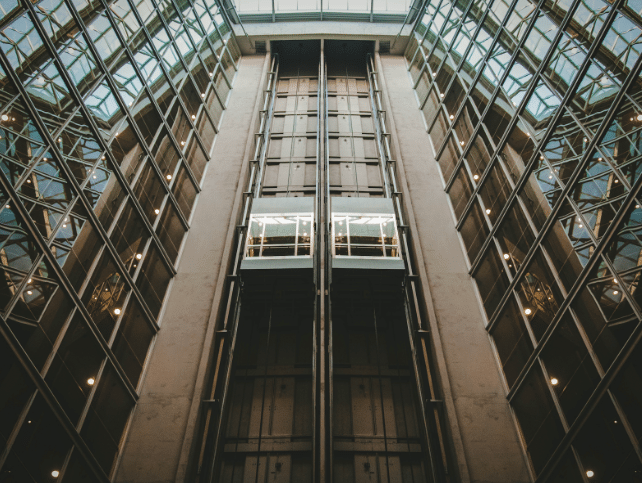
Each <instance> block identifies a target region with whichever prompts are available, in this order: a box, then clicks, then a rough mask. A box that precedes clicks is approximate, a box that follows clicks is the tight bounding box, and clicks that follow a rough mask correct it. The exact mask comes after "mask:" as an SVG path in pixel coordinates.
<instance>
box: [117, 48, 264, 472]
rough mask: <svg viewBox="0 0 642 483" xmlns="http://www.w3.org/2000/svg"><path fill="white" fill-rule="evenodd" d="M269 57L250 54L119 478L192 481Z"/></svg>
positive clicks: (234, 94)
mask: <svg viewBox="0 0 642 483" xmlns="http://www.w3.org/2000/svg"><path fill="white" fill-rule="evenodd" d="M267 68H268V62H267V57H266V56H264V55H259V56H245V57H243V58H242V59H241V61H240V67H239V72H238V75H237V78H236V80H235V84H234V89H233V90H232V94H231V97H230V101H229V105H228V108H227V110H226V111H225V115H224V118H223V124H222V126H221V131H220V133H219V134H218V137H217V139H216V143H215V146H214V150H213V153H212V158H211V160H210V162H209V164H208V168H207V171H206V173H205V178H204V181H203V190H202V191H201V193H200V194H199V197H198V200H197V204H196V207H195V209H194V214H193V217H192V220H191V228H190V230H189V232H188V236H187V240H186V242H185V246H184V249H183V252H182V255H181V258H180V263H179V266H178V274H177V275H176V277H175V278H174V281H173V284H172V287H171V291H170V293H169V299H168V301H167V304H166V307H165V310H164V314H163V316H162V319H161V321H160V323H161V330H160V332H159V333H158V336H157V338H156V342H155V346H154V348H153V351H152V355H151V359H150V361H149V364H148V368H147V371H146V375H145V379H144V382H143V385H142V389H141V392H140V400H139V401H138V405H137V406H136V409H135V413H134V417H133V421H132V423H131V426H130V428H129V432H128V435H127V440H126V442H125V446H124V450H123V453H122V455H121V460H120V463H119V466H118V470H117V473H116V478H115V481H117V482H121V483H125V482H127V483H147V482H148V483H152V482H153V483H169V482H174V481H176V482H182V481H185V472H186V467H187V463H188V460H189V454H190V449H191V445H192V439H193V437H194V428H195V425H196V419H197V414H198V410H199V406H200V401H201V400H202V391H203V383H204V381H203V379H204V375H205V373H206V370H207V361H208V359H209V354H210V349H211V343H212V340H213V333H214V329H215V328H214V324H215V322H216V312H217V307H218V305H219V301H220V298H221V294H222V293H223V286H224V282H225V280H224V279H225V273H226V270H227V265H228V262H229V257H230V255H233V254H232V253H231V250H232V249H233V247H232V246H231V243H230V242H231V239H232V236H233V234H234V230H235V226H236V222H237V218H238V210H239V206H240V199H241V195H242V191H243V186H242V184H243V183H245V178H246V173H247V164H248V160H249V157H250V156H252V155H253V153H252V152H251V151H252V148H253V146H252V139H253V131H254V129H255V124H256V116H257V114H258V111H259V109H260V107H259V105H260V104H261V102H262V92H261V88H262V87H263V82H262V81H263V79H264V76H265V73H266V71H267Z"/></svg>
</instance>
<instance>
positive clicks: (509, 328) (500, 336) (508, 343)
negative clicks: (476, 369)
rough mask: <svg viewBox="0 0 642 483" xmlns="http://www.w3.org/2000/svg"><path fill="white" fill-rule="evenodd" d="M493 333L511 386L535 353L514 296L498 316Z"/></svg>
mask: <svg viewBox="0 0 642 483" xmlns="http://www.w3.org/2000/svg"><path fill="white" fill-rule="evenodd" d="M491 335H492V337H493V340H494V341H495V346H496V347H497V353H498V355H499V359H500V361H501V363H502V369H503V370H504V376H505V377H506V383H507V384H508V387H509V388H510V387H512V385H513V383H514V382H515V379H517V376H518V375H519V373H520V372H521V371H522V369H523V368H524V365H525V364H526V361H527V360H528V358H529V357H530V355H531V354H532V353H533V343H532V342H531V339H530V335H529V334H528V330H527V329H526V324H524V319H523V317H522V315H521V314H520V313H519V309H518V308H517V304H516V303H515V301H514V300H513V299H512V298H511V299H509V300H508V302H507V303H506V306H505V307H504V310H503V311H502V313H501V314H500V315H499V317H498V318H497V322H496V323H495V326H494V327H493V330H492V332H491Z"/></svg>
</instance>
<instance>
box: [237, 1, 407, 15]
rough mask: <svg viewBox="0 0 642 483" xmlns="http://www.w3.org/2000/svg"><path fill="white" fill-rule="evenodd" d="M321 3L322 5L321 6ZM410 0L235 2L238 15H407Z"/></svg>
mask: <svg viewBox="0 0 642 483" xmlns="http://www.w3.org/2000/svg"><path fill="white" fill-rule="evenodd" d="M321 2H323V5H321ZM411 3H412V0H235V4H236V10H237V12H238V13H239V14H241V15H243V14H252V13H273V10H272V9H273V8H274V13H290V12H321V11H323V12H355V13H373V14H378V13H387V14H404V15H405V14H407V13H408V10H409V9H410V5H411Z"/></svg>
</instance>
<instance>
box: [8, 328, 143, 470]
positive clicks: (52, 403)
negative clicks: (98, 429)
mask: <svg viewBox="0 0 642 483" xmlns="http://www.w3.org/2000/svg"><path fill="white" fill-rule="evenodd" d="M0 335H2V336H3V338H4V340H5V341H6V342H7V344H8V345H9V347H10V348H11V350H12V351H13V353H14V355H15V356H16V358H17V359H18V361H19V363H20V365H21V366H22V368H23V369H24V370H25V372H26V373H27V374H28V376H29V378H30V379H31V382H33V384H34V386H35V387H36V389H37V393H38V394H40V396H41V397H42V398H43V399H44V400H45V402H46V403H47V405H48V406H49V408H50V409H51V411H52V412H53V413H54V416H55V418H56V419H57V420H58V422H59V423H60V424H61V426H62V427H63V429H64V431H65V432H66V433H67V436H68V437H69V439H70V440H71V442H72V447H75V448H77V449H78V450H79V451H80V453H81V455H82V456H83V457H84V460H85V462H87V463H88V465H89V468H90V469H91V471H92V473H93V474H94V476H95V477H96V478H98V480H99V481H101V482H103V483H109V481H110V480H109V477H108V476H107V474H106V473H105V472H104V470H103V469H102V467H101V466H100V463H99V462H98V460H97V459H96V457H95V456H94V454H93V453H92V451H91V450H90V449H89V446H88V445H87V443H85V441H84V439H83V438H82V437H81V436H80V433H79V432H78V431H77V430H76V427H75V426H74V424H73V422H72V421H71V419H69V416H67V414H66V413H65V411H64V409H63V408H62V406H61V405H60V403H59V402H58V400H57V399H56V397H55V396H54V394H53V391H52V390H51V388H50V387H49V385H48V384H47V383H46V382H45V380H44V378H43V377H42V376H41V375H40V373H39V372H38V369H37V368H36V366H35V365H34V364H33V362H32V361H31V359H30V358H29V357H28V356H27V355H26V353H23V351H22V347H21V345H20V342H19V341H18V339H17V338H16V337H15V335H14V334H13V332H12V331H11V328H10V327H9V326H8V324H7V322H6V321H5V320H4V318H3V317H0ZM31 398H33V396H31ZM31 403H33V399H32V401H31ZM24 417H26V413H25V414H24V415H23V421H24ZM129 418H131V412H130V415H129V416H128V419H129ZM14 430H15V431H19V428H14ZM14 442H15V440H14ZM5 451H6V452H8V448H7V449H5Z"/></svg>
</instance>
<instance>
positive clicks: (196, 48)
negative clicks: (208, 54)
mask: <svg viewBox="0 0 642 483" xmlns="http://www.w3.org/2000/svg"><path fill="white" fill-rule="evenodd" d="M168 1H170V2H172V5H173V6H174V10H176V13H177V15H178V17H179V18H180V19H181V23H182V24H183V26H185V25H186V24H187V22H186V21H185V17H184V16H183V14H182V13H181V12H180V10H179V9H178V7H177V6H176V2H175V1H174V0H168ZM190 8H191V9H192V12H195V10H194V7H193V6H192V4H191V3H190ZM194 16H195V17H196V19H197V21H198V22H199V25H200V27H201V30H202V31H203V32H205V29H204V28H203V25H202V24H201V23H200V19H199V17H198V15H196V14H195V15H194ZM212 23H213V24H214V26H215V27H216V22H214V21H213V20H212ZM185 31H186V32H187V36H188V38H189V39H190V42H191V43H192V45H193V46H194V52H195V55H194V58H195V59H197V62H200V63H201V65H202V66H203V67H205V63H204V62H202V61H201V57H200V50H199V47H200V46H201V45H202V44H203V43H205V42H206V43H207V45H208V46H209V48H210V50H211V51H212V52H214V54H216V51H215V50H214V46H213V45H212V44H211V42H210V41H209V36H208V35H207V34H205V33H204V35H203V39H202V40H201V42H200V43H199V44H196V42H194V39H193V38H192V36H191V35H190V34H189V30H188V29H187V28H185ZM217 32H218V30H217ZM219 37H220V38H221V41H222V42H223V49H224V50H223V54H225V51H226V49H227V42H225V40H224V39H223V37H222V36H221V35H220V33H219ZM228 53H229V52H228ZM215 57H216V59H217V65H221V58H222V57H223V55H221V56H220V57H219V56H216V55H215ZM229 57H230V60H231V62H232V65H234V70H238V69H237V67H236V64H234V59H233V58H232V54H230V55H229ZM192 62H193V63H194V60H192ZM206 70H207V69H206ZM220 70H221V71H222V72H223V75H224V76H226V81H227V84H228V87H229V89H230V90H231V89H232V82H231V81H229V80H228V79H227V74H226V73H225V70H223V69H222V67H221V69H220ZM186 72H187V77H188V78H190V79H192V83H193V85H195V86H197V85H198V84H197V83H196V80H195V79H194V76H193V75H192V69H187V71H186ZM211 79H212V80H211V81H210V83H211V85H212V87H213V88H214V90H215V91H216V86H214V82H213V77H212V78H211ZM185 83H186V81H183V86H184V85H185ZM177 90H178V89H177ZM216 97H217V98H218V99H219V101H220V100H221V99H220V96H219V95H218V92H216ZM203 105H205V104H203ZM221 106H222V107H223V109H225V105H224V103H223V102H221ZM186 110H187V109H186ZM204 110H205V112H207V116H208V118H210V122H211V123H212V125H213V126H214V130H215V131H216V133H217V134H218V132H219V131H218V127H217V126H216V125H215V124H214V122H213V120H212V119H211V116H210V114H209V110H208V109H207V108H206V109H204ZM190 121H191V119H190ZM194 132H196V129H194ZM208 154H209V153H208Z"/></svg>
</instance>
